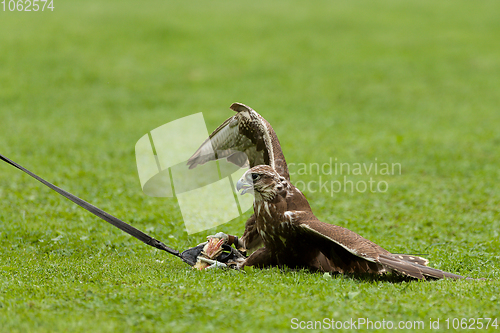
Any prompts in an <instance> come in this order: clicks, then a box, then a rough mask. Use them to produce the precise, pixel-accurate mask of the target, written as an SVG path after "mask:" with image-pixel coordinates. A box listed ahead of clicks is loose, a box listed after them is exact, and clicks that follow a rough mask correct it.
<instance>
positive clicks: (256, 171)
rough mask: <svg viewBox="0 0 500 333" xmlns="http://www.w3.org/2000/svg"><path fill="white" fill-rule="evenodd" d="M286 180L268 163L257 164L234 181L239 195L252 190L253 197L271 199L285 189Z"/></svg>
mask: <svg viewBox="0 0 500 333" xmlns="http://www.w3.org/2000/svg"><path fill="white" fill-rule="evenodd" d="M286 186H287V184H286V180H285V178H284V177H282V176H280V175H279V174H278V173H277V172H276V171H275V170H274V169H273V168H272V167H270V166H269V165H257V166H255V167H253V168H251V169H250V170H248V171H247V172H245V174H243V176H242V177H241V178H240V180H238V182H237V183H236V189H237V190H238V192H240V191H241V195H243V194H245V193H247V192H253V193H254V195H255V199H256V200H259V199H263V200H265V201H270V200H273V199H274V198H275V197H276V194H278V193H280V192H282V191H283V190H284V189H286Z"/></svg>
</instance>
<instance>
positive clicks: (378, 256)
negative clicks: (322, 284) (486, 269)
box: [237, 165, 463, 279]
mask: <svg viewBox="0 0 500 333" xmlns="http://www.w3.org/2000/svg"><path fill="white" fill-rule="evenodd" d="M237 189H238V191H240V190H241V192H242V193H241V194H245V193H246V192H253V193H254V196H255V201H254V212H255V219H256V223H255V228H256V231H257V233H259V235H260V236H261V238H262V240H263V243H264V248H261V249H259V250H257V251H256V252H254V253H253V254H252V255H250V257H248V259H247V260H246V261H245V262H243V264H242V266H258V267H268V266H280V267H281V266H287V267H291V268H309V269H312V270H320V271H325V272H338V273H376V274H384V273H388V272H395V273H397V274H400V275H404V276H408V277H412V278H416V279H425V278H427V277H430V278H453V279H460V278H463V277H462V276H460V275H456V274H452V273H448V272H444V271H441V270H438V269H434V268H430V267H427V266H425V265H426V264H427V262H428V261H427V260H426V259H424V258H420V257H417V256H412V255H400V254H392V253H390V252H389V251H387V250H385V249H383V248H382V247H380V246H378V245H377V244H375V243H373V242H371V241H369V240H367V239H365V238H363V237H361V236H360V235H358V234H356V233H355V232H353V231H350V230H348V229H346V228H343V227H339V226H336V225H332V224H328V223H323V222H321V221H319V220H318V219H317V218H316V216H315V215H314V214H313V212H312V211H311V209H310V207H309V204H307V205H306V206H302V204H301V203H303V202H307V200H306V199H305V197H304V195H303V194H302V193H301V192H300V191H299V190H298V189H297V188H296V187H295V186H293V185H292V184H291V183H290V182H289V181H288V180H286V179H284V178H283V177H281V176H280V175H279V174H278V173H277V172H276V171H275V170H274V169H273V168H271V167H270V166H267V165H261V166H256V167H253V168H251V169H250V170H248V171H247V172H246V173H245V174H244V175H243V177H242V178H241V179H240V180H239V181H238V183H237ZM291 196H293V197H295V198H297V197H302V198H301V200H297V201H295V200H294V201H295V204H294V207H293V208H291V207H290V205H289V204H288V203H289V201H290V199H289V198H290V197H291Z"/></svg>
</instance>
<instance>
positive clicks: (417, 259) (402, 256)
mask: <svg viewBox="0 0 500 333" xmlns="http://www.w3.org/2000/svg"><path fill="white" fill-rule="evenodd" d="M392 255H393V256H394V257H396V258H399V259H402V260H404V261H409V262H412V263H414V264H419V265H422V266H427V265H428V264H429V260H427V259H425V258H422V257H419V256H415V255H412V254H400V253H393V254H392Z"/></svg>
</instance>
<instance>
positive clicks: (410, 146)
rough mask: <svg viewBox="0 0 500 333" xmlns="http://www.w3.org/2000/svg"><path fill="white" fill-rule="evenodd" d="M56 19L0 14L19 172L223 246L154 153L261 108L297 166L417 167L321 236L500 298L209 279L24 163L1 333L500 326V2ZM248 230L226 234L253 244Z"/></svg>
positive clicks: (0, 308) (3, 81) (332, 219)
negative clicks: (196, 230) (348, 235)
mask: <svg viewBox="0 0 500 333" xmlns="http://www.w3.org/2000/svg"><path fill="white" fill-rule="evenodd" d="M54 2H55V3H54V6H55V10H54V12H47V11H45V12H31V13H24V12H23V13H17V12H9V11H6V12H3V11H0V50H1V51H0V152H1V153H2V154H5V155H6V156H8V157H10V158H12V159H13V160H15V161H17V162H19V163H20V164H22V165H24V166H25V167H27V168H28V169H31V170H32V171H34V172H35V173H37V174H39V175H40V176H42V177H44V178H46V179H47V180H49V181H52V182H54V183H55V184H57V185H59V186H61V187H63V188H65V189H67V190H69V191H70V192H72V193H75V194H76V195H78V196H81V197H82V198H84V199H86V200H88V201H90V202H92V203H94V204H95V205H97V206H99V207H101V208H103V209H104V210H106V211H108V212H110V213H111V214H113V215H116V216H118V217H120V218H122V219H124V220H126V221H128V222H130V223H132V224H133V225H134V226H136V227H138V228H139V229H141V230H144V231H147V232H148V233H150V234H151V235H153V236H154V237H155V238H157V239H160V240H162V241H164V242H165V243H167V244H168V245H170V246H172V247H175V248H178V249H185V248H188V247H190V246H194V245H196V244H197V243H199V242H201V241H203V239H204V238H205V236H206V235H207V234H210V233H211V232H213V231H214V230H209V231H207V232H206V233H200V234H196V235H192V236H188V235H187V233H186V232H185V231H184V226H183V223H182V216H181V213H180V211H179V208H178V205H177V203H176V202H175V200H174V199H161V198H150V197H146V196H145V195H144V194H143V193H142V192H141V189H140V184H139V180H138V177H137V171H136V166H135V156H134V146H135V143H136V142H137V140H138V139H139V138H140V137H141V136H142V135H144V134H145V133H147V132H148V131H149V130H151V129H153V128H156V127H158V126H160V125H162V124H164V123H167V122H169V121H173V120H175V119H177V118H179V117H182V116H186V115H189V114H193V113H196V112H201V111H203V113H204V117H205V120H206V122H207V126H208V130H209V131H211V130H213V129H214V128H215V127H216V126H217V125H218V124H220V123H221V122H222V121H223V120H224V119H226V118H227V117H228V116H229V115H231V111H230V110H228V107H229V105H230V104H231V103H232V102H235V101H239V102H243V103H245V104H248V105H250V106H252V107H253V108H254V109H256V110H257V111H259V112H260V113H261V114H262V115H263V116H264V117H265V118H266V119H268V120H269V121H270V123H271V124H272V125H273V126H274V128H275V130H276V132H277V134H278V136H279V138H280V141H281V144H282V146H283V150H284V153H285V155H286V158H287V161H288V162H289V163H307V164H310V163H319V164H322V163H326V162H328V161H329V158H330V157H332V158H333V159H335V158H337V161H338V162H344V163H351V164H352V163H372V162H375V161H376V162H378V163H400V164H401V166H402V173H401V175H399V174H396V175H377V176H374V179H375V180H376V181H385V182H387V183H388V184H389V189H388V191H387V192H385V193H367V192H365V193H358V192H354V193H350V192H349V193H344V192H341V193H334V194H333V195H332V194H331V193H326V192H324V191H322V192H315V193H311V192H307V191H306V195H307V197H308V198H309V200H310V203H311V206H312V207H313V210H314V212H315V213H316V215H317V216H318V217H319V218H320V219H321V220H323V221H325V222H328V223H334V224H338V225H341V226H345V227H347V228H350V229H352V230H354V231H356V232H358V233H360V234H361V235H363V236H364V237H366V238H368V239H371V240H373V241H375V242H377V243H378V244H380V245H381V246H383V247H385V248H386V249H388V250H390V251H393V252H400V253H424V254H427V257H428V258H429V259H430V261H431V266H433V267H436V268H440V269H444V270H447V271H450V272H454V273H458V274H462V275H467V276H472V277H475V278H487V279H488V280H486V281H430V282H400V283H395V282H394V281H392V280H391V279H374V280H372V279H356V278H349V277H343V276H337V277H333V278H330V277H325V276H323V275H322V274H313V273H308V272H303V271H298V272H293V271H279V270H277V269H270V270H262V271H261V270H249V271H247V272H245V273H243V272H235V271H210V272H196V271H192V270H190V269H189V267H188V266H187V265H185V264H183V263H182V262H180V261H179V260H178V259H176V258H174V257H172V256H168V255H166V254H164V253H160V252H159V251H156V250H154V249H152V248H149V247H147V246H146V245H144V244H142V243H140V242H138V241H136V240H135V239H133V238H131V237H129V236H127V235H126V234H124V233H122V232H121V231H119V230H118V229H115V228H114V227H112V226H110V225H108V224H107V223H105V222H103V221H101V220H99V219H97V218H96V217H94V216H92V215H91V214H89V213H87V212H86V211H84V210H82V209H81V208H79V207H77V206H75V205H74V204H72V203H71V202H69V201H67V200H65V199H64V198H62V197H60V196H59V195H57V194H55V193H54V192H52V191H50V190H49V189H47V188H45V187H43V186H42V185H41V184H39V183H37V182H36V181H34V180H33V179H31V178H30V177H28V176H27V175H24V174H22V173H21V172H19V171H18V170H16V169H14V168H12V167H10V166H8V165H6V164H2V165H0V331H2V332H54V331H56V332H57V331H71V332H113V331H116V332H122V331H123V332H127V331H137V332H150V331H159V332H208V331H214V330H216V329H220V330H221V331H228V332H229V331H231V332H234V331H240V332H261V331H269V332H271V331H272V332H274V331H288V330H290V327H291V320H292V318H298V319H299V320H304V321H308V320H323V318H335V319H337V320H342V321H346V320H349V319H350V318H354V319H355V318H358V317H363V318H369V319H370V320H382V319H385V320H392V321H394V322H397V321H400V320H403V321H419V320H422V321H424V322H425V325H426V326H425V327H426V328H427V329H428V323H429V320H430V319H431V318H432V319H433V320H435V319H437V318H440V321H441V331H443V330H444V323H443V322H444V320H446V318H450V319H451V318H477V317H483V318H484V317H496V318H498V320H500V305H499V301H500V296H499V294H500V283H499V282H498V279H499V276H500V250H499V248H500V241H499V230H500V213H499V207H500V189H499V185H498V183H499V181H500V171H499V170H500V169H499V167H500V160H499V157H500V131H499V130H498V128H499V125H500V112H499V105H500V94H499V93H498V92H499V91H500V43H498V41H499V40H500V21H499V20H498V12H500V3H499V2H498V1H481V2H469V1H440V2H435V1H418V2H417V1H415V2H410V1H395V0H394V1H391V0H384V1H377V2H371V1H351V2H340V1H333V2H331V1H314V2H312V3H309V4H305V3H303V2H298V1H297V2H289V1H288V2H285V1H275V2H272V3H266V2H262V1H257V2H255V1H254V2H252V3H245V4H244V3H239V2H234V1H220V2H210V3H207V2H202V1H195V2H194V3H193V2H189V3H186V4H184V3H182V4H181V3H173V2H172V3H170V2H165V1H144V2H137V1H93V0H91V1H64V2H63V1H57V0H56V1H54ZM0 8H1V7H0ZM375 159H376V160H375ZM295 170H297V168H295ZM322 177H323V180H325V179H327V180H328V181H333V180H342V177H343V176H342V175H331V176H328V175H326V176H325V175H323V176H322ZM318 178H319V175H317V174H306V175H299V174H295V175H293V176H292V180H293V181H295V182H297V181H303V182H310V181H318ZM349 179H350V180H353V181H355V182H356V181H360V180H362V181H368V180H369V176H367V175H361V176H352V175H350V176H349ZM246 215H249V214H248V213H247V214H246ZM244 220H245V218H244V217H242V218H239V219H237V220H234V221H231V222H230V223H228V224H226V225H224V226H221V227H219V228H217V230H219V231H225V232H227V233H234V234H241V232H242V231H243V224H244ZM490 330H491V328H490ZM436 331H437V330H436ZM491 331H498V330H491Z"/></svg>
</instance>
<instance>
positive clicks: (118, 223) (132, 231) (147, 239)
mask: <svg viewBox="0 0 500 333" xmlns="http://www.w3.org/2000/svg"><path fill="white" fill-rule="evenodd" d="M0 159H1V160H3V161H4V162H6V163H8V164H10V165H12V166H14V167H16V168H18V169H19V170H21V171H23V172H25V173H27V174H28V175H30V176H31V177H33V178H35V179H36V180H38V181H39V182H41V183H42V184H44V185H46V186H48V187H50V188H51V189H53V190H54V191H56V192H57V193H59V194H60V195H62V196H63V197H65V198H67V199H69V200H71V201H73V202H74V203H76V204H77V205H78V206H80V207H82V208H83V209H86V210H88V211H89V212H91V213H92V214H94V215H96V216H97V217H100V218H101V219H103V220H104V221H106V222H108V223H111V224H112V225H114V226H115V227H117V228H119V229H121V230H123V231H125V232H126V233H128V234H129V235H132V236H134V237H135V238H137V239H138V240H140V241H141V242H143V243H146V244H147V245H150V246H152V247H155V248H157V249H160V250H163V251H166V252H168V253H170V254H173V255H174V256H177V257H181V255H180V253H179V251H177V250H174V249H171V248H169V247H168V246H166V245H165V244H163V243H162V242H160V241H159V240H156V239H154V238H153V237H151V236H149V235H147V234H145V233H143V232H142V231H140V230H139V229H136V228H134V227H133V226H131V225H130V224H128V223H125V222H123V221H122V220H120V219H118V218H116V217H114V216H113V215H111V214H108V213H106V212H105V211H103V210H102V209H100V208H98V207H96V206H94V205H92V204H90V203H88V202H87V201H85V200H82V199H80V198H79V197H77V196H76V195H73V194H71V193H69V192H67V191H65V190H63V189H62V188H59V187H57V186H55V185H54V184H51V183H49V182H48V181H46V180H45V179H43V178H41V177H39V176H37V175H35V174H34V173H33V172H31V171H29V170H27V169H25V168H24V167H22V166H21V165H19V164H17V163H16V162H14V161H12V160H10V159H8V158H7V157H5V156H3V155H2V154H0ZM181 259H182V257H181Z"/></svg>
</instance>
